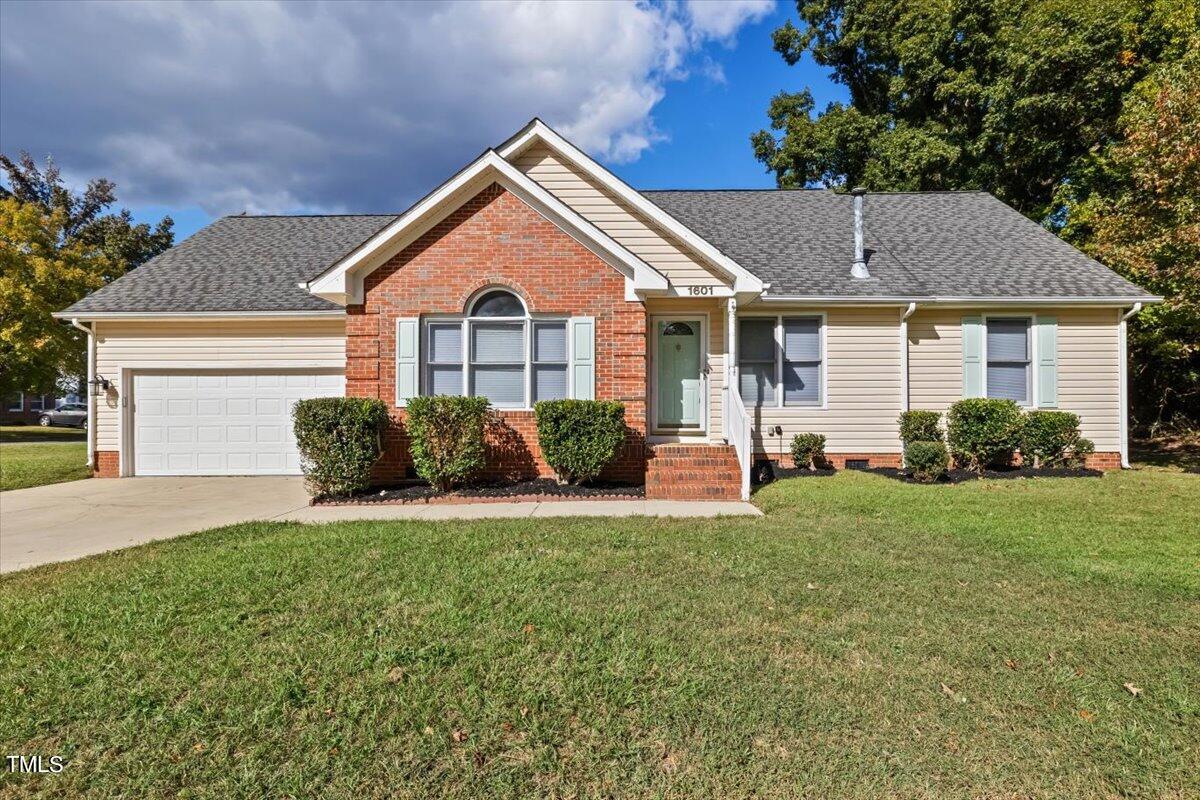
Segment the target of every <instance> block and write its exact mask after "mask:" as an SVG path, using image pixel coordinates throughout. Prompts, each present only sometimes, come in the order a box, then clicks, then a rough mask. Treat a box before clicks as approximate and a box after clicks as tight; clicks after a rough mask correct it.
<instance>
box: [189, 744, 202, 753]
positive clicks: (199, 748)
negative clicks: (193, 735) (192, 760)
mask: <svg viewBox="0 0 1200 800" xmlns="http://www.w3.org/2000/svg"><path fill="white" fill-rule="evenodd" d="M192 749H193V750H195V751H196V752H197V753H203V752H204V750H205V747H204V742H196V743H195V744H194V745H192Z"/></svg>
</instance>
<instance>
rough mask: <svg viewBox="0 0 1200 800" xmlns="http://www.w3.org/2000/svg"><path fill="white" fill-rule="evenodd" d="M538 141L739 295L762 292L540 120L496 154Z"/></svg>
mask: <svg viewBox="0 0 1200 800" xmlns="http://www.w3.org/2000/svg"><path fill="white" fill-rule="evenodd" d="M535 141H542V142H544V143H546V144H547V145H549V146H550V147H551V148H552V149H554V150H557V151H558V152H559V153H560V154H561V155H563V156H565V157H566V158H567V159H568V160H569V161H571V162H572V163H573V164H575V165H576V166H577V167H579V168H580V169H582V170H583V171H584V172H586V173H587V174H588V175H589V176H590V177H591V178H592V179H593V180H595V181H598V182H599V183H600V184H602V185H603V186H604V187H605V188H607V189H609V190H610V191H611V192H613V194H615V195H617V196H618V197H620V198H621V199H622V200H624V201H625V202H626V203H628V204H629V205H631V206H633V207H634V208H635V209H637V211H638V212H639V213H641V214H643V215H644V216H646V217H649V218H650V219H651V220H653V221H654V222H655V223H657V224H658V225H661V226H662V227H663V228H664V229H666V230H667V231H668V232H669V233H670V234H671V235H672V236H675V237H676V238H677V239H679V240H680V241H682V242H683V243H684V244H686V245H687V246H688V247H690V248H692V249H693V250H695V251H696V252H697V253H699V254H700V255H702V256H704V258H705V259H707V260H708V261H709V262H711V263H712V264H713V265H714V266H715V267H717V268H718V269H720V270H721V271H722V272H724V273H725V274H727V275H728V276H729V277H730V278H732V279H733V281H734V286H733V288H734V291H735V292H737V293H738V294H743V293H749V294H753V293H756V292H761V291H762V289H763V282H762V280H760V279H759V278H758V276H757V275H755V274H753V273H752V272H750V270H748V269H746V268H745V267H743V266H742V265H741V264H738V263H737V262H736V261H734V260H733V259H732V258H730V257H729V256H727V255H725V254H724V253H722V252H721V251H720V250H718V249H717V248H716V247H714V246H713V245H712V244H711V243H709V241H708V240H707V239H705V238H704V237H702V236H700V235H699V234H698V233H696V232H695V231H693V230H692V229H691V228H689V227H687V226H686V225H684V224H683V223H682V222H680V221H679V220H677V219H675V218H674V217H673V216H671V215H670V214H668V213H667V212H665V211H663V210H662V209H661V208H659V207H658V206H656V205H655V204H654V203H652V202H650V201H649V200H647V199H646V198H645V197H643V196H642V195H641V193H639V192H638V191H636V190H635V189H633V187H631V186H630V185H629V184H627V183H625V182H624V181H623V180H621V179H620V178H618V177H617V176H616V175H614V174H612V173H611V172H609V171H608V170H607V169H605V168H604V167H603V166H601V165H600V164H599V163H597V161H596V160H595V159H593V158H592V157H591V156H589V155H588V154H587V153H584V152H583V151H582V150H580V149H579V148H578V147H576V146H575V145H573V144H571V143H570V142H568V141H567V140H566V139H564V138H563V137H562V136H561V135H560V134H559V133H558V132H557V131H555V130H554V129H553V128H551V127H550V126H549V125H547V124H546V123H544V122H542V121H541V120H540V119H535V120H533V121H532V122H530V123H529V124H528V125H526V126H525V127H524V128H523V129H522V130H521V131H519V132H518V133H517V134H516V135H515V136H513V137H512V138H511V139H509V140H508V141H507V142H505V143H504V144H502V145H500V147H498V148H497V152H499V154H500V155H501V156H503V157H504V158H505V159H507V160H510V161H511V160H512V159H513V158H514V157H515V156H517V155H519V154H520V153H521V152H523V151H524V150H525V149H526V148H528V147H529V146H530V145H531V144H533V143H534V142H535Z"/></svg>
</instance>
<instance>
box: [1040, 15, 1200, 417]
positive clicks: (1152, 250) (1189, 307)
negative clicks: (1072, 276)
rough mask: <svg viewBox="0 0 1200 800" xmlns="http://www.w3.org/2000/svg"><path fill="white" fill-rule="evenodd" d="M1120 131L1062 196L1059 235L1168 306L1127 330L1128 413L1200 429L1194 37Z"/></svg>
mask: <svg viewBox="0 0 1200 800" xmlns="http://www.w3.org/2000/svg"><path fill="white" fill-rule="evenodd" d="M1120 129H1121V133H1122V138H1121V139H1120V140H1119V141H1117V142H1115V143H1114V144H1113V145H1112V146H1111V147H1109V148H1106V149H1104V150H1101V151H1098V152H1096V153H1094V154H1093V155H1092V156H1091V157H1090V159H1089V161H1088V164H1087V169H1086V170H1082V171H1081V175H1080V178H1079V179H1078V180H1076V181H1074V182H1072V183H1068V184H1064V186H1063V187H1062V190H1061V191H1060V193H1059V197H1060V201H1061V202H1062V204H1063V205H1064V207H1065V208H1066V209H1067V214H1066V220H1067V222H1066V226H1065V228H1064V229H1063V232H1062V234H1063V236H1064V237H1065V238H1066V239H1068V241H1071V242H1073V243H1075V244H1076V245H1078V246H1079V247H1081V248H1083V249H1084V250H1085V251H1086V252H1088V253H1089V254H1090V255H1092V256H1094V257H1095V258H1097V259H1098V260H1100V261H1102V262H1104V263H1105V264H1107V265H1109V266H1110V267H1112V268H1113V269H1115V270H1116V271H1117V272H1119V273H1121V274H1122V275H1124V276H1125V277H1127V278H1129V279H1130V280H1131V281H1134V282H1136V283H1137V284H1139V285H1141V286H1144V287H1146V288H1147V289H1149V290H1151V291H1152V292H1154V293H1156V294H1161V295H1163V297H1165V298H1166V300H1165V302H1163V303H1162V304H1160V305H1154V306H1151V307H1150V308H1148V309H1146V310H1145V311H1143V312H1142V314H1141V315H1140V316H1138V317H1136V318H1135V319H1134V321H1133V322H1132V324H1131V325H1130V339H1129V344H1130V350H1131V352H1132V358H1131V359H1130V363H1131V365H1132V387H1133V391H1132V392H1131V398H1132V401H1133V403H1132V407H1133V413H1134V417H1135V419H1137V420H1138V421H1140V422H1141V423H1142V424H1143V425H1144V426H1146V427H1148V428H1149V429H1150V432H1151V433H1153V432H1155V431H1156V430H1157V428H1158V427H1159V426H1160V425H1162V424H1164V423H1170V422H1172V421H1174V420H1179V421H1185V420H1190V421H1195V420H1200V38H1198V39H1197V41H1196V43H1195V45H1194V46H1193V49H1192V50H1191V52H1190V53H1189V54H1188V55H1187V56H1186V57H1184V58H1182V59H1180V60H1179V61H1176V62H1173V63H1170V64H1165V65H1162V66H1161V67H1160V68H1159V69H1157V70H1156V71H1155V72H1154V73H1153V74H1151V75H1150V76H1149V77H1147V78H1146V79H1145V80H1144V81H1142V82H1141V83H1140V84H1139V85H1138V86H1137V87H1136V89H1135V90H1134V92H1133V93H1132V94H1131V96H1130V98H1129V100H1128V102H1127V103H1126V108H1125V111H1124V112H1123V114H1122V116H1121V125H1120Z"/></svg>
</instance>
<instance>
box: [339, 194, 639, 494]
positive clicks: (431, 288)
mask: <svg viewBox="0 0 1200 800" xmlns="http://www.w3.org/2000/svg"><path fill="white" fill-rule="evenodd" d="M491 285H497V286H505V287H507V288H509V289H511V290H512V291H514V292H516V293H517V294H518V295H520V296H521V297H522V298H523V299H524V301H525V303H526V305H527V306H528V307H529V310H530V311H531V312H532V313H534V314H556V315H562V316H591V317H594V318H595V320H596V397H597V399H601V400H620V401H622V402H623V403H624V404H625V421H626V425H627V430H628V433H627V438H626V443H625V446H624V448H623V451H622V453H621V454H620V455H619V457H618V459H617V461H616V463H614V464H613V465H611V466H610V467H609V468H608V470H606V472H605V475H604V476H603V477H606V478H609V479H613V480H622V481H629V482H633V483H641V482H642V481H643V480H644V477H645V470H646V466H645V463H646V456H645V433H646V314H645V309H644V307H643V305H642V304H641V303H631V302H628V301H626V300H625V278H624V276H622V275H621V274H620V273H619V272H617V271H616V270H615V269H613V268H612V267H611V266H609V265H608V264H606V263H604V262H603V261H602V260H601V259H600V258H598V257H597V256H596V255H595V254H594V253H592V252H591V251H590V250H588V249H587V248H586V247H584V246H583V245H581V244H580V243H579V242H577V241H576V240H575V239H573V238H572V237H570V236H569V235H567V234H566V233H564V232H563V231H562V230H561V229H560V228H558V227H557V226H556V225H554V224H553V223H552V222H550V221H549V220H547V219H546V218H545V217H543V216H542V215H540V214H538V213H537V212H536V211H534V210H533V209H532V208H530V207H529V206H527V205H526V204H525V203H524V202H522V201H521V200H520V199H519V198H517V197H516V196H514V195H513V194H511V193H509V192H508V191H506V190H505V189H503V188H502V187H500V186H498V185H496V184H492V185H491V186H489V187H488V188H486V189H484V190H483V191H481V192H480V193H479V194H478V195H476V196H475V197H474V198H472V199H471V200H468V201H467V202H466V203H465V204H463V205H462V206H461V207H460V208H458V209H457V210H456V211H454V212H453V213H452V214H450V215H449V216H448V217H446V218H445V219H443V220H442V221H441V222H439V223H438V224H437V225H436V226H434V227H433V228H432V229H430V230H429V231H428V232H426V233H425V234H424V235H422V236H421V237H420V238H419V239H417V241H415V242H413V243H412V244H411V245H409V246H408V247H407V248H405V249H404V250H403V251H402V252H400V253H399V254H398V255H396V256H395V257H393V258H392V259H391V260H389V261H388V262H387V263H386V264H384V265H383V266H382V267H380V268H379V269H377V270H375V271H374V272H372V273H371V274H370V275H369V276H368V277H367V278H366V283H365V286H364V289H365V292H364V298H365V302H363V303H362V304H361V305H351V306H349V307H348V308H347V319H346V394H347V395H348V396H352V397H378V398H380V399H382V400H383V401H384V402H386V403H387V404H388V405H389V406H392V407H393V410H392V418H393V420H394V422H395V424H394V425H393V426H392V428H391V430H390V431H389V433H388V435H387V436H386V440H385V448H384V456H383V458H382V459H380V463H379V464H378V465H377V466H376V473H375V479H376V480H377V481H378V482H380V483H389V482H393V481H396V480H398V479H402V478H405V477H407V476H408V475H409V474H410V469H411V463H412V462H411V459H410V457H409V452H408V440H407V436H406V434H405V432H404V411H403V409H397V408H394V405H395V379H396V375H395V361H394V358H395V346H396V341H395V330H396V319H397V318H400V317H418V316H421V315H423V314H461V313H463V311H464V307H465V305H466V303H467V301H468V299H470V298H471V296H472V295H474V294H475V292H477V291H478V290H479V289H481V288H483V287H485V286H491ZM497 416H498V418H499V422H500V424H499V425H498V426H496V427H495V429H494V430H493V431H492V432H491V433H489V453H488V469H487V475H486V477H490V478H506V479H519V478H529V477H535V476H549V475H551V474H552V472H551V470H550V469H549V468H548V467H547V466H546V464H545V462H544V461H543V460H542V458H541V455H540V453H539V452H538V447H537V432H536V426H535V421H534V416H533V412H532V411H499V412H498V413H497Z"/></svg>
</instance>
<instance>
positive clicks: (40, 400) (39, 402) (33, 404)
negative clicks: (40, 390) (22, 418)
mask: <svg viewBox="0 0 1200 800" xmlns="http://www.w3.org/2000/svg"><path fill="white" fill-rule="evenodd" d="M50 406H51V408H53V406H54V401H53V400H51V401H50ZM29 410H30V411H37V412H38V413H41V412H43V411H45V410H46V395H44V394H35V395H34V396H33V397H31V398H30V399H29Z"/></svg>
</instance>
